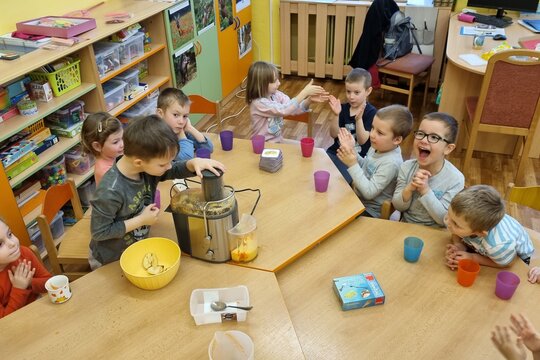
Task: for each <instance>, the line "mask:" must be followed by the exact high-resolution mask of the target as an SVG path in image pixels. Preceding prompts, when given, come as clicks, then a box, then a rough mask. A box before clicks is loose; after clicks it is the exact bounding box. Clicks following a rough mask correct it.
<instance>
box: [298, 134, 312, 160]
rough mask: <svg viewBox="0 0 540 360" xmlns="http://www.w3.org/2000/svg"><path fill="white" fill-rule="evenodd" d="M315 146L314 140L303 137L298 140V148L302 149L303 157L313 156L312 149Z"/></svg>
mask: <svg viewBox="0 0 540 360" xmlns="http://www.w3.org/2000/svg"><path fill="white" fill-rule="evenodd" d="M314 146H315V140H314V139H313V138H310V137H305V138H303V139H302V140H300V147H301V149H302V156H303V157H311V154H313V147H314Z"/></svg>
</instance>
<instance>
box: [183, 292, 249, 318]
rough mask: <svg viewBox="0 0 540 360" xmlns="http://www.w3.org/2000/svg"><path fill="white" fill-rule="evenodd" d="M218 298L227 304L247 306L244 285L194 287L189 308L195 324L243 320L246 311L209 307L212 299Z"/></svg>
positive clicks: (247, 301)
mask: <svg viewBox="0 0 540 360" xmlns="http://www.w3.org/2000/svg"><path fill="white" fill-rule="evenodd" d="M216 300H220V301H223V302H225V303H226V304H227V305H236V306H249V292H248V288H247V287H246V286H244V285H240V286H236V287H230V288H218V289H195V290H193V291H192V292H191V298H190V300H189V309H190V311H191V316H193V319H194V320H195V324H197V325H203V324H210V323H219V322H223V321H231V320H236V321H245V320H246V317H247V313H248V312H247V311H246V310H241V309H235V308H225V310H223V311H214V310H212V309H211V308H210V303H211V302H212V301H216Z"/></svg>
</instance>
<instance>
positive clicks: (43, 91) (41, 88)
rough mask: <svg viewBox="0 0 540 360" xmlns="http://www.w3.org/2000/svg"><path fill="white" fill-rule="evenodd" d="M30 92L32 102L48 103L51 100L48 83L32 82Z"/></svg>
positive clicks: (41, 81) (42, 81)
mask: <svg viewBox="0 0 540 360" xmlns="http://www.w3.org/2000/svg"><path fill="white" fill-rule="evenodd" d="M30 92H31V93H32V99H34V100H38V101H43V102H49V101H51V100H52V98H53V93H52V89H51V85H49V82H48V81H44V80H40V81H32V82H31V83H30Z"/></svg>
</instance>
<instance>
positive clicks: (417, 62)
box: [377, 53, 435, 75]
mask: <svg viewBox="0 0 540 360" xmlns="http://www.w3.org/2000/svg"><path fill="white" fill-rule="evenodd" d="M434 61H435V58H434V57H433V56H429V55H420V54H415V53H408V54H407V55H405V56H402V57H400V58H397V59H396V60H395V61H392V62H391V63H389V64H388V65H385V66H382V67H380V68H379V71H382V72H384V70H392V71H397V72H402V73H406V74H414V75H418V74H420V73H421V72H424V71H426V70H427V69H428V68H429V67H430V66H431V64H433V62H434ZM385 62H388V60H385V59H382V58H381V59H379V61H378V62H377V63H382V64H384V63H385Z"/></svg>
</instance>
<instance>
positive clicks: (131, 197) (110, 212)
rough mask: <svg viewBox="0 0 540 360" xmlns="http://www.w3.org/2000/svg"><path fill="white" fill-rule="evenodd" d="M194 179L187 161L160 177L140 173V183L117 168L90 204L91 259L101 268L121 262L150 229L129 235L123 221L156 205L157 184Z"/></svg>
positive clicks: (108, 172)
mask: <svg viewBox="0 0 540 360" xmlns="http://www.w3.org/2000/svg"><path fill="white" fill-rule="evenodd" d="M194 175H195V174H194V173H192V172H190V171H189V170H188V169H187V168H186V162H185V161H179V162H175V163H173V167H172V168H171V169H170V170H168V171H167V172H166V173H165V174H163V176H161V177H157V176H151V175H148V174H146V173H141V179H140V180H132V179H129V178H127V177H126V176H124V175H123V174H122V173H121V172H120V171H119V170H118V167H117V166H116V164H114V165H113V167H112V168H111V169H110V170H109V171H107V172H106V173H105V175H104V176H103V178H102V179H101V182H100V183H99V186H98V188H97V189H96V193H95V196H94V200H92V201H91V204H92V219H91V221H90V229H91V233H92V240H91V241H90V250H91V251H92V256H93V257H94V258H95V259H96V260H97V261H99V262H100V263H101V264H102V265H105V264H108V263H110V262H113V261H116V260H118V259H120V255H121V254H122V252H123V251H124V250H125V249H126V248H127V247H128V246H129V245H131V244H133V243H134V242H136V241H138V240H141V239H144V238H146V237H147V236H148V232H149V231H150V227H149V226H142V227H140V228H138V229H135V230H133V231H130V232H128V233H126V227H125V225H124V221H125V220H128V219H131V218H133V217H135V216H137V215H139V214H140V213H141V212H142V211H143V209H144V208H145V207H146V206H148V205H150V204H152V203H153V202H154V194H155V193H156V188H157V184H158V182H160V181H163V180H167V179H176V178H186V177H191V176H194Z"/></svg>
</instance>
